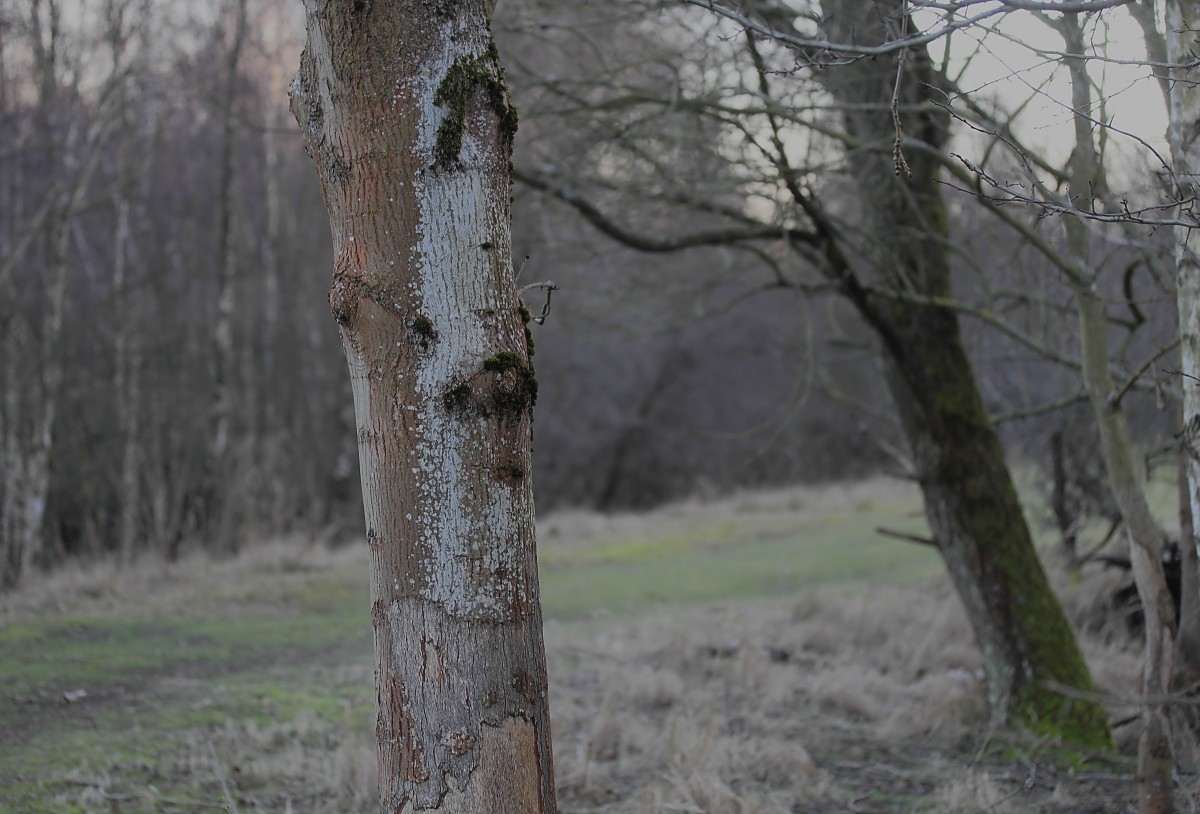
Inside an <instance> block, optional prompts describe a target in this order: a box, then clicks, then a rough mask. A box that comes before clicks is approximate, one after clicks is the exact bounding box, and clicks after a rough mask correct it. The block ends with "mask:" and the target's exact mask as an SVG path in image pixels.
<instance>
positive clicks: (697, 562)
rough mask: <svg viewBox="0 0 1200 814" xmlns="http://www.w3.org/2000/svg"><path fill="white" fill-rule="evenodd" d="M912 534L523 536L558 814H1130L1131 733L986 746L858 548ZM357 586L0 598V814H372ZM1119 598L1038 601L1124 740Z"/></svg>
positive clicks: (960, 669)
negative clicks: (1063, 621) (1092, 749)
mask: <svg viewBox="0 0 1200 814" xmlns="http://www.w3.org/2000/svg"><path fill="white" fill-rule="evenodd" d="M919 506H920V503H919V499H918V495H917V494H916V492H915V491H914V490H912V489H910V488H908V487H906V486H902V485H899V484H896V483H894V482H888V481H882V480H874V481H868V482H864V483H859V484H852V485H840V486H830V487H823V488H796V489H789V490H781V491H774V492H764V493H758V494H748V495H743V496H738V497H730V498H725V499H721V500H716V501H704V502H695V503H688V504H681V505H678V506H672V507H668V508H665V509H662V510H660V511H657V512H653V513H649V514H642V515H616V516H598V515H594V514H588V513H567V514H558V515H553V516H550V517H548V518H546V519H545V520H543V521H542V522H540V523H539V546H540V549H541V552H540V559H541V569H542V585H543V599H544V607H545V613H546V642H547V654H548V655H547V658H548V662H549V668H550V692H551V716H552V722H553V727H554V742H555V761H556V767H557V777H558V785H559V799H560V807H561V809H562V810H563V811H564V812H567V813H568V814H590V813H595V814H601V813H603V814H617V813H618V812H621V813H622V814H626V813H627V814H659V813H660V812H661V813H662V814H665V813H666V812H695V813H696V814H703V813H711V814H725V812H732V813H734V814H759V813H760V812H761V813H762V814H777V813H778V814H783V813H784V812H812V813H813V814H821V813H822V812H878V813H879V814H885V813H890V812H911V813H912V814H926V813H927V812H929V813H932V812H943V813H944V814H967V813H968V812H970V813H971V814H974V813H975V812H1035V811H1036V812H1059V813H1062V814H1065V813H1066V812H1079V813H1080V814H1083V812H1087V813H1088V814H1092V813H1093V812H1113V813H1114V814H1115V813H1116V812H1133V811H1135V810H1136V808H1135V788H1134V763H1133V760H1132V758H1131V757H1130V754H1131V752H1132V748H1133V747H1132V744H1131V742H1130V741H1131V739H1132V738H1133V737H1134V736H1135V735H1136V733H1134V732H1132V729H1133V727H1130V726H1125V727H1123V728H1121V729H1120V730H1118V736H1119V739H1120V741H1121V745H1122V748H1121V751H1120V753H1117V754H1104V755H1101V754H1083V753H1079V752H1076V751H1073V750H1070V749H1066V748H1063V747H1062V746H1061V745H1059V744H1055V743H1052V742H1048V741H1045V740H1039V739H1037V738H1035V737H1033V736H1023V735H1020V734H1012V733H1004V734H998V733H989V732H988V731H987V726H986V715H985V706H984V698H983V687H982V684H981V681H980V673H979V657H978V655H977V653H976V652H975V648H974V646H973V644H972V641H971V637H970V632H969V629H968V627H967V625H966V622H965V620H964V618H963V615H962V612H961V608H960V606H959V604H958V602H957V599H956V598H955V597H954V595H953V593H952V591H951V590H950V588H949V587H948V584H947V582H946V580H945V578H944V577H943V576H942V575H941V568H940V564H939V561H938V559H937V557H936V554H934V553H933V552H932V551H931V550H929V549H927V548H925V547H923V546H920V545H916V544H912V543H907V542H902V541H898V540H896V539H892V538H887V537H883V536H880V535H879V534H878V533H876V531H875V529H876V528H877V527H879V526H886V527H888V528H891V529H897V530H902V531H906V532H910V533H918V534H919V533H920V532H921V531H922V529H923V527H924V525H923V521H922V519H921V516H920V510H919ZM1039 513H1040V512H1039V511H1035V512H1033V514H1034V522H1035V524H1036V523H1037V517H1036V515H1037V514H1039ZM1048 559H1049V560H1050V562H1049V570H1050V571H1051V573H1052V574H1057V573H1058V571H1059V570H1060V569H1059V568H1058V566H1057V565H1056V564H1055V563H1054V562H1053V556H1052V555H1048ZM366 567H367V566H366V552H365V547H363V546H355V545H348V546H343V547H339V548H334V549H330V548H328V547H326V546H324V545H320V544H316V543H313V542H311V541H303V540H279V541H274V542H271V543H265V544H262V545H259V546H254V547H251V548H250V549H248V550H247V551H246V552H244V553H243V554H241V555H240V556H238V557H236V558H233V559H228V560H223V561H213V560H210V559H207V558H205V557H200V556H197V557H193V558H187V559H184V560H181V561H178V562H175V563H169V564H168V563H162V562H152V561H146V562H143V563H141V564H139V565H138V566H136V567H134V568H132V569H126V570H122V569H118V568H116V567H115V566H114V565H112V564H110V563H99V564H93V565H92V566H91V567H89V568H79V569H73V570H68V571H64V572H60V573H58V574H55V575H53V576H51V577H47V578H43V579H40V580H38V581H36V582H35V583H34V584H32V585H29V586H28V587H26V588H23V589H22V590H21V591H19V592H17V593H15V594H12V595H9V596H4V597H0V812H3V813H4V814H8V812H12V813H13V814H42V813H47V814H48V813H49V812H54V814H60V813H62V814H67V813H68V812H72V813H73V812H97V814H99V812H105V813H106V814H113V813H114V812H116V813H118V814H126V813H127V814H133V813H134V812H163V813H166V812H202V811H206V810H207V811H214V812H219V811H223V810H224V808H225V802H224V801H225V791H224V790H223V789H228V793H229V795H230V796H231V797H232V798H233V799H234V801H235V803H236V806H237V808H238V810H239V811H241V812H254V811H269V812H279V814H291V813H292V812H294V813H295V814H309V812H313V813H314V814H315V813H316V812H338V813H339V814H340V813H341V812H347V813H349V812H370V811H375V810H376V808H375V805H374V804H373V802H372V800H373V798H374V784H375V777H374V774H375V758H374V751H373V746H372V738H373V720H372V718H373V713H372V695H373V691H372V688H371V672H372V671H371V653H370V648H371V636H370V628H369V619H368V617H367V613H366V609H367V606H368V602H367V597H366ZM1118 578H1119V577H1118V576H1117V575H1114V574H1099V573H1098V572H1097V573H1093V574H1092V575H1090V576H1086V577H1085V578H1084V579H1083V580H1075V581H1071V580H1068V579H1066V578H1065V577H1056V583H1057V584H1058V586H1059V588H1060V592H1061V593H1062V595H1063V597H1064V603H1065V605H1066V607H1067V608H1068V612H1069V614H1070V615H1071V617H1072V620H1073V621H1074V622H1075V623H1076V625H1077V627H1079V629H1080V630H1081V634H1082V637H1083V643H1084V647H1085V650H1086V653H1087V656H1088V658H1089V661H1090V663H1091V664H1092V667H1093V670H1094V672H1095V675H1096V678H1097V681H1098V682H1099V684H1100V685H1101V689H1102V691H1103V692H1104V693H1105V694H1106V696H1107V697H1110V698H1111V699H1113V702H1112V707H1111V713H1112V716H1113V718H1114V720H1119V719H1124V718H1127V717H1129V716H1131V715H1133V714H1135V712H1136V707H1135V706H1131V703H1132V699H1133V698H1134V697H1135V694H1136V690H1137V685H1138V675H1139V668H1138V659H1137V648H1136V644H1135V643H1134V642H1133V641H1132V640H1131V637H1130V636H1129V635H1128V633H1127V632H1126V631H1124V630H1123V628H1122V625H1121V624H1120V623H1119V622H1116V623H1114V622H1113V621H1112V620H1105V618H1104V614H1103V613H1102V608H1101V606H1102V605H1103V602H1104V599H1105V597H1106V596H1107V593H1108V591H1109V590H1110V589H1111V587H1112V585H1113V584H1114V582H1115V581H1116V580H1117V579H1118ZM1180 782H1181V784H1183V785H1185V786H1186V787H1187V791H1188V792H1189V796H1191V797H1192V799H1195V797H1194V792H1195V788H1196V778H1193V777H1186V776H1185V777H1182V778H1181V779H1180ZM1193 808H1194V807H1193ZM1184 810H1185V811H1186V810H1188V809H1187V807H1186V806H1185V807H1184Z"/></svg>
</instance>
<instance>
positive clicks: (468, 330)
mask: <svg viewBox="0 0 1200 814" xmlns="http://www.w3.org/2000/svg"><path fill="white" fill-rule="evenodd" d="M491 5H492V4H491V3H490V2H484V1H483V0H447V2H441V3H437V4H419V3H385V2H378V1H377V0H332V2H330V1H329V0H306V2H305V6H306V8H307V13H308V42H307V45H306V47H305V51H304V54H303V56H302V58H301V64H300V71H299V74H298V76H297V78H296V80H295V82H294V83H293V86H292V110H293V113H294V114H295V116H296V119H297V121H298V122H299V124H300V127H301V129H302V130H303V132H304V134H305V138H306V141H307V144H308V147H309V150H310V152H311V154H312V156H313V158H314V159H315V161H316V165H317V173H318V176H319V177H320V180H321V187H322V192H323V195H324V197H325V203H326V207H327V208H328V210H329V220H330V226H331V230H332V232H333V245H334V258H335V261H334V263H335V266H334V274H333V286H332V288H331V290H330V305H331V307H332V310H333V314H334V317H335V318H336V320H337V322H338V324H339V326H340V329H341V334H342V344H343V348H344V350H345V354H346V359H347V361H348V363H349V367H350V375H351V381H352V384H353V391H354V406H355V414H356V420H357V425H358V444H359V456H360V464H361V475H362V484H363V498H364V504H365V509H366V524H367V545H368V547H369V549H370V573H371V618H372V624H373V627H374V632H375V654H376V671H375V680H376V699H377V709H378V716H377V720H376V734H377V740H378V758H379V795H380V811H381V812H386V814H411V812H415V811H437V812H455V814H538V813H548V812H554V811H555V810H556V804H555V797H554V779H553V767H552V758H551V750H550V721H549V714H548V709H547V693H546V669H545V657H544V652H543V644H542V633H541V629H542V622H541V610H540V603H539V596H538V594H539V592H538V579H537V563H536V559H535V552H534V523H533V493H532V488H531V482H530V464H531V446H532V444H531V440H532V438H531V433H532V417H533V402H534V398H535V396H536V380H535V379H534V377H533V369H532V367H531V366H530V362H529V351H528V346H527V342H526V336H525V330H524V325H523V324H522V308H521V306H520V302H519V300H518V298H517V295H516V291H515V285H514V282H513V269H512V256H511V251H512V250H511V232H510V225H509V220H510V212H509V206H510V204H509V200H510V199H509V195H510V186H511V180H510V167H509V158H510V155H511V149H512V137H513V133H514V131H515V129H516V114H515V111H514V110H513V109H512V108H511V106H510V104H509V100H508V94H507V91H506V89H505V87H504V84H503V74H502V71H501V68H500V65H499V59H498V56H497V53H496V50H495V46H494V44H493V43H492V39H491V34H490V24H489V19H490V12H491Z"/></svg>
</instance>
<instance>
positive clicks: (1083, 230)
mask: <svg viewBox="0 0 1200 814" xmlns="http://www.w3.org/2000/svg"><path fill="white" fill-rule="evenodd" d="M1055 25H1056V26H1057V27H1058V30H1059V32H1060V33H1061V34H1062V36H1063V41H1064V43H1065V45H1066V53H1067V54H1068V55H1075V54H1078V55H1080V56H1082V55H1083V54H1084V53H1085V49H1084V36H1085V33H1084V29H1083V26H1082V23H1081V21H1080V19H1079V15H1078V14H1065V15H1063V16H1062V17H1061V18H1060V19H1059V20H1058V21H1057V22H1056V23H1055ZM1066 64H1067V69H1068V72H1069V74H1070V77H1071V106H1072V109H1073V111H1074V125H1075V145H1074V150H1073V151H1072V152H1071V158H1070V161H1069V162H1068V166H1067V173H1068V177H1069V181H1070V195H1071V196H1072V200H1073V201H1076V202H1077V203H1076V205H1077V206H1080V207H1081V208H1082V209H1084V210H1090V209H1091V199H1092V196H1093V194H1098V193H1099V192H1100V191H1101V189H1102V187H1103V184H1104V178H1103V171H1102V167H1101V162H1100V156H1099V154H1098V152H1097V150H1096V146H1095V143H1094V141H1093V135H1092V131H1093V129H1094V123H1093V120H1092V117H1091V115H1092V113H1091V111H1092V83H1091V80H1090V78H1089V76H1088V73H1087V65H1086V63H1085V62H1084V60H1083V59H1082V58H1072V57H1071V56H1068V57H1067V59H1066ZM1064 225H1065V227H1066V233H1067V251H1068V252H1069V255H1070V257H1071V259H1072V261H1073V265H1074V267H1075V269H1076V271H1075V273H1074V274H1072V275H1068V278H1067V280H1068V282H1069V283H1070V285H1071V289H1072V291H1073V292H1074V294H1075V301H1076V309H1077V310H1078V312H1079V342H1080V357H1081V358H1080V362H1081V368H1082V371H1083V381H1084V387H1085V389H1086V390H1087V394H1088V400H1089V401H1090V403H1091V405H1092V412H1093V413H1094V414H1095V418H1096V424H1097V427H1098V429H1099V431H1100V449H1101V453H1102V455H1103V457H1104V466H1105V471H1106V472H1107V474H1108V482H1109V488H1110V489H1112V493H1113V498H1114V499H1115V500H1116V502H1117V506H1119V507H1120V509H1121V517H1122V519H1123V520H1124V521H1125V528H1126V532H1127V534H1128V536H1129V547H1130V550H1129V558H1130V561H1131V562H1132V564H1133V578H1134V584H1135V585H1136V586H1137V592H1138V597H1139V598H1140V599H1141V601H1142V608H1143V609H1144V611H1145V615H1146V647H1145V650H1144V651H1143V654H1142V659H1143V666H1142V692H1143V693H1145V694H1146V695H1147V696H1152V697H1153V696H1157V697H1159V698H1161V697H1163V696H1165V695H1167V694H1168V692H1169V691H1170V684H1171V679H1172V672H1173V670H1172V662H1173V657H1174V652H1175V608H1174V602H1173V600H1172V599H1171V594H1170V592H1169V590H1168V588H1167V580H1166V576H1165V575H1164V573H1163V563H1162V551H1163V542H1164V535H1163V532H1162V529H1161V528H1159V526H1158V523H1157V521H1156V520H1155V519H1154V515H1153V514H1152V513H1151V511H1150V505H1149V503H1148V502H1147V500H1146V493H1145V490H1144V488H1143V487H1142V483H1141V480H1140V478H1139V477H1138V471H1137V467H1136V466H1135V465H1134V460H1133V448H1132V445H1131V444H1130V441H1129V425H1128V420H1127V418H1126V416H1125V411H1124V409H1123V408H1122V407H1121V404H1120V402H1119V401H1117V400H1116V398H1115V396H1116V393H1117V387H1116V383H1115V382H1114V381H1113V377H1112V371H1111V370H1110V368H1109V360H1108V318H1107V315H1106V313H1105V304H1104V300H1103V299H1102V297H1101V294H1100V292H1099V290H1098V286H1097V284H1098V279H1097V278H1098V276H1099V275H1098V272H1097V271H1096V270H1095V269H1094V268H1093V266H1092V262H1091V248H1090V240H1091V236H1090V234H1089V231H1088V228H1087V225H1086V224H1085V223H1084V221H1083V219H1082V218H1081V217H1067V218H1066V219H1065V220H1064ZM1173 768H1174V764H1173V761H1172V758H1171V727H1170V719H1169V717H1168V710H1167V707H1166V705H1165V704H1163V703H1161V702H1157V703H1146V704H1144V705H1143V707H1142V733H1141V736H1140V738H1139V740H1138V797H1139V800H1140V804H1141V811H1142V814H1166V813H1167V812H1170V811H1173V810H1174V800H1173V794H1172V779H1171V772H1172V769H1173Z"/></svg>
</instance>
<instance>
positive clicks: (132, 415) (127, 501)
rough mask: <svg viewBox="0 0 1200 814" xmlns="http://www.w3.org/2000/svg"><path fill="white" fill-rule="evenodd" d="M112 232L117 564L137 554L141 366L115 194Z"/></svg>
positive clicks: (123, 213)
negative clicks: (118, 449) (118, 439)
mask: <svg viewBox="0 0 1200 814" xmlns="http://www.w3.org/2000/svg"><path fill="white" fill-rule="evenodd" d="M115 204H116V210H117V229H116V234H115V235H114V237H113V244H114V249H113V290H114V292H115V294H116V298H117V335H116V343H115V344H116V348H115V350H116V381H115V382H114V384H115V389H116V391H117V393H116V395H117V421H118V423H119V425H120V429H121V435H122V436H123V444H124V448H123V451H122V455H121V485H120V495H119V498H118V502H119V505H120V519H119V521H118V526H119V528H118V532H117V533H118V541H117V543H118V551H120V555H121V561H122V562H124V563H130V562H132V561H133V558H134V556H135V554H136V549H137V538H138V532H139V530H140V529H139V522H138V518H139V517H140V515H141V507H142V491H141V486H142V477H141V461H142V447H141V442H142V428H141V422H140V421H139V420H138V406H139V404H140V402H141V380H142V365H141V354H140V353H138V348H137V346H136V343H137V342H138V338H137V336H138V334H137V331H136V330H134V324H135V320H136V317H135V316H134V315H135V314H136V313H137V308H136V307H135V305H134V296H133V290H132V288H133V287H132V286H131V285H130V284H129V278H128V244H129V201H128V200H126V199H125V197H124V196H123V195H117V196H116V200H115Z"/></svg>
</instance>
